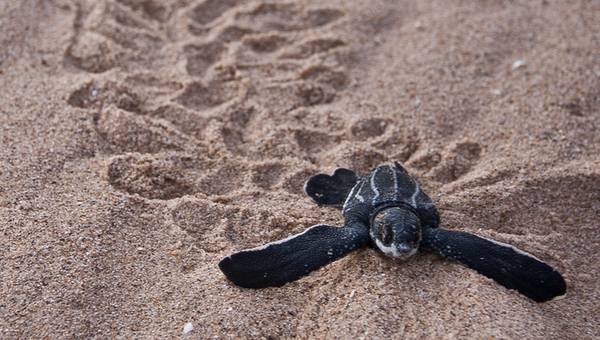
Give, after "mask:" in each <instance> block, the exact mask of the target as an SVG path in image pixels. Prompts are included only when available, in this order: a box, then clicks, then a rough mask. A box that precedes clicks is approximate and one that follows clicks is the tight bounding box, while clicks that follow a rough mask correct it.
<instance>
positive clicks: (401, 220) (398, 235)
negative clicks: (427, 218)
mask: <svg viewBox="0 0 600 340" xmlns="http://www.w3.org/2000/svg"><path fill="white" fill-rule="evenodd" d="M371 237H372V238H373V241H374V242H375V244H376V245H377V248H379V250H381V251H382V252H383V253H385V254H386V255H388V256H391V257H395V258H400V259H406V258H408V257H410V256H412V255H414V254H415V253H416V252H417V249H418V248H419V243H420V242H421V222H420V221H419V217H417V215H416V214H415V213H414V212H413V211H411V210H410V209H407V208H404V207H390V208H385V209H383V210H381V211H379V212H378V213H377V214H376V215H375V218H374V219H373V223H371Z"/></svg>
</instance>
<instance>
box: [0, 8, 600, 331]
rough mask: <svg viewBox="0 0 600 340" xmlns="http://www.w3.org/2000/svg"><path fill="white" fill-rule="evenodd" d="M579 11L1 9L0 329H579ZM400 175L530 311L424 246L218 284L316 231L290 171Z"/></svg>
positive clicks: (585, 169) (590, 113)
mask: <svg viewBox="0 0 600 340" xmlns="http://www.w3.org/2000/svg"><path fill="white" fill-rule="evenodd" d="M599 16H600V3H599V2H598V1H572V2H571V1H569V2H567V1H448V2H447V1H418V2H417V1H389V0H388V1H384V0H379V1H347V0H346V1H342V0H336V1H328V2H326V3H325V2H320V1H296V2H266V1H265V2H262V1H247V2H246V1H234V0H206V1H196V0H183V1H159V0H144V1H135V0H115V1H112V0H110V1H67V0H52V1H50V0H48V1H31V0H26V1H17V0H9V1H2V2H1V3H0V46H1V48H0V141H1V147H0V183H2V184H1V185H0V338H3V339H11V338H45V337H48V338H62V337H84V338H91V337H98V338H109V337H121V338H172V337H179V336H181V334H182V331H183V329H184V325H186V323H188V322H191V323H192V325H193V330H192V331H191V332H189V333H188V334H187V335H185V336H186V337H190V338H212V337H214V338H228V337H230V338H269V339H276V338H288V337H298V338H348V339H350V338H352V339H353V338H365V339H371V338H379V339H388V338H406V339H414V338H419V339H426V338H432V339H452V338H478V339H484V338H485V339H487V338H498V339H500V338H502V339H504V338H510V339H593V338H597V337H598V336H599V335H600V320H599V319H600V307H599V306H600V271H599V270H598V265H599V263H600V230H599V229H598V226H599V224H598V223H599V221H600V218H599V217H600V156H599V155H600V133H598V131H600V53H599V52H600V21H599V20H598V17H599ZM387 161H399V162H401V163H403V164H404V165H405V166H406V167H407V169H408V170H409V171H410V172H411V173H412V174H413V175H414V176H415V177H416V178H418V180H419V181H420V182H421V184H422V186H423V187H424V189H425V190H426V192H427V193H429V194H430V196H431V197H432V198H433V200H434V202H435V203H436V204H437V206H438V208H439V210H440V214H441V217H442V225H443V226H444V227H446V228H449V229H459V230H466V231H469V232H473V233H476V234H479V235H482V236H485V237H490V238H494V239H497V240H499V241H502V242H506V243H511V244H514V245H515V246H517V247H519V248H521V249H524V250H527V251H528V252H531V253H532V254H534V255H535V256H537V257H539V258H541V259H543V260H544V261H546V262H548V263H549V264H551V265H552V266H554V267H555V268H556V269H557V270H559V271H560V272H561V273H562V274H563V275H564V277H565V279H566V281H567V284H568V293H567V295H566V296H565V297H564V298H563V299H561V300H557V301H551V302H547V303H543V304H538V303H535V302H533V301H531V300H529V299H527V298H525V297H524V296H522V295H520V294H518V293H517V292H515V291H510V290H507V289H505V288H503V287H502V286H499V285H498V284H496V283H495V282H493V281H491V280H489V279H487V278H485V277H483V276H481V275H478V274H477V273H475V272H474V271H471V270H468V269H466V268H464V267H462V266H460V265H458V264H455V263H452V262H449V261H446V260H443V259H441V258H439V257H437V256H435V255H433V254H429V253H425V254H421V255H419V256H415V257H413V258H412V259H410V260H409V261H406V262H396V261H393V260H391V259H388V258H386V257H384V256H382V255H381V254H379V253H377V252H375V251H374V250H372V249H364V250H360V251H357V252H355V253H353V254H351V255H349V256H347V257H345V258H343V259H341V260H339V261H337V262H334V263H333V264H331V265H329V266H327V267H325V268H322V269H321V270H318V271H316V272H314V273H312V274H311V275H309V276H307V277H305V278H303V279H301V280H299V281H297V282H293V283H290V284H287V285H285V286H284V287H281V288H269V289H263V290H248V289H240V288H238V287H236V286H234V285H232V284H231V283H230V282H228V281H227V280H226V279H225V278H224V276H223V275H222V273H221V272H220V271H219V269H218V267H217V263H218V261H219V260H220V259H221V258H222V257H224V256H226V255H228V254H230V253H231V252H233V251H236V250H239V249H243V248H246V247H252V246H258V245H261V244H263V243H265V242H267V241H272V240H276V239H279V238H283V237H285V236H288V235H290V234H292V233H296V232H300V231H302V230H304V229H305V228H306V227H308V226H310V225H313V224H316V223H329V224H335V225H340V224H341V223H342V222H343V221H342V218H341V216H340V214H339V212H338V211H336V210H334V209H327V208H319V207H317V206H316V205H315V204H313V203H312V202H311V201H310V199H309V198H307V197H306V196H305V195H304V194H303V192H302V185H303V183H304V181H305V180H306V179H307V178H308V176H310V175H311V174H314V173H317V172H327V173H330V172H331V171H332V170H333V169H335V168H336V167H338V166H344V167H350V168H352V169H355V170H357V171H359V172H361V173H364V172H365V171H368V170H369V169H370V168H372V167H374V166H376V165H378V164H380V163H382V162H387Z"/></svg>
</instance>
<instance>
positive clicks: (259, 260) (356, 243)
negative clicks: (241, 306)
mask: <svg viewBox="0 0 600 340" xmlns="http://www.w3.org/2000/svg"><path fill="white" fill-rule="evenodd" d="M368 243H369V234H368V230H367V228H363V227H357V228H351V227H343V228H337V227H332V226H329V225H325V224H317V225H315V226H312V227H310V228H308V229H306V230H305V231H304V232H302V233H300V234H296V235H292V236H290V237H288V238H285V239H283V240H279V241H275V242H271V243H267V244H265V245H263V246H260V247H257V248H252V249H247V250H242V251H240V252H238V253H234V254H232V255H230V256H228V257H226V258H224V259H223V260H221V262H219V268H220V269H221V271H222V272H223V273H224V274H225V276H227V278H228V279H229V280H231V281H232V282H233V283H235V284H236V285H238V286H242V287H246V288H264V287H279V286H283V285H284V284H286V283H288V282H291V281H295V280H297V279H299V278H301V277H303V276H305V275H307V274H308V273H310V272H312V271H313V270H315V269H318V268H320V267H322V266H324V265H326V264H328V263H330V262H333V261H335V260H337V259H339V258H341V257H343V256H344V255H346V254H348V253H349V252H351V251H353V250H355V249H357V248H360V247H363V246H365V245H367V244H368Z"/></svg>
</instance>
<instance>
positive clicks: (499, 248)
mask: <svg viewBox="0 0 600 340" xmlns="http://www.w3.org/2000/svg"><path fill="white" fill-rule="evenodd" d="M423 245H424V246H426V247H428V248H430V249H433V250H435V251H436V252H437V253H439V254H440V255H442V256H444V257H447V258H451V259H453V260H456V261H459V262H461V263H462V264H464V265H466V266H467V267H469V268H471V269H475V270H476V271H477V272H479V273H480V274H483V275H485V276H487V277H489V278H491V279H494V280H495V281H496V282H498V283H500V284H501V285H503V286H504V287H506V288H508V289H516V290H517V291H518V292H519V293H521V294H523V295H525V296H527V297H529V298H530V299H533V300H535V301H537V302H544V301H548V300H551V299H553V298H556V297H558V296H561V295H564V294H565V293H566V291H567V285H566V283H565V280H564V279H563V277H562V276H561V275H560V274H559V273H558V272H557V271H556V270H554V268H552V267H550V266H549V265H548V264H546V263H544V262H542V261H541V260H539V259H538V258H536V257H534V256H533V255H531V254H529V253H526V252H524V251H522V250H520V249H517V248H515V247H513V246H511V245H509V244H505V243H501V242H497V241H494V240H489V239H486V238H483V237H479V236H476V235H473V234H469V233H466V232H462V231H452V230H446V229H442V228H435V229H433V228H425V229H424V230H423Z"/></svg>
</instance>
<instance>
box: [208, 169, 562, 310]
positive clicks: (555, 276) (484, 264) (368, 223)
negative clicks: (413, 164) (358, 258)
mask: <svg viewBox="0 0 600 340" xmlns="http://www.w3.org/2000/svg"><path fill="white" fill-rule="evenodd" d="M304 191H305V192H306V194H307V195H308V196H309V197H311V198H312V199H313V200H314V201H315V202H316V203H317V204H318V205H320V206H330V207H337V208H341V210H342V214H343V216H344V219H345V223H344V226H343V227H342V228H338V227H333V226H329V225H325V224H318V225H315V226H312V227H310V228H308V229H307V230H305V231H304V232H302V233H300V234H297V235H292V236H290V237H288V238H286V239H283V240H279V241H275V242H271V243H268V244H266V245H263V246H260V247H257V248H252V249H247V250H242V251H240V252H237V253H234V254H232V255H230V256H228V257H226V258H224V259H223V260H221V262H220V263H219V267H220V269H221V270H222V271H223V273H225V275H226V276H227V278H229V279H230V280H231V281H233V282H234V283H235V284H237V285H239V286H242V287H247V288H264V287H273V286H282V285H284V284H286V283H288V282H291V281H295V280H297V279H299V278H301V277H303V276H305V275H307V274H308V273H310V272H312V271H313V270H316V269H318V268H320V267H322V266H324V265H327V264H328V263H331V262H333V261H335V260H337V259H339V258H341V257H343V256H345V255H346V254H348V253H349V252H351V251H353V250H355V249H358V248H361V247H365V246H371V247H372V248H375V249H378V250H379V251H381V252H383V253H384V254H385V255H387V256H390V257H393V258H397V259H407V258H409V257H410V256H412V255H414V254H416V253H417V252H418V250H419V249H420V248H426V249H429V250H432V251H434V252H436V253H438V254H439V255H441V256H443V257H446V258H449V259H451V260H455V261H458V262H460V263H462V264H464V265H466V266H467V267H469V268H471V269H474V270H476V271H477V272H479V273H480V274H483V275H485V276H487V277H489V278H492V279H494V280H495V281H496V282H498V283H500V284H501V285H503V286H505V287H506V288H509V289H516V290H517V291H519V292H520V293H522V294H524V295H526V296H528V297H529V298H531V299H533V300H535V301H538V302H543V301H547V300H551V299H553V298H555V297H558V296H562V295H564V294H565V293H566V284H565V281H564V280H563V278H562V276H561V275H560V274H559V273H558V272H556V271H555V270H554V269H553V268H552V267H550V266H549V265H548V264H546V263H544V262H542V261H541V260H539V259H537V258H535V257H534V256H533V255H531V254H528V253H526V252H524V251H521V250H519V249H517V248H515V247H513V246H511V245H508V244H504V243H500V242H497V241H493V240H489V239H485V238H482V237H479V236H476V235H472V234H469V233H465V232H460V231H451V230H446V229H442V228H439V224H440V218H439V214H438V212H437V209H436V207H435V205H434V204H433V202H432V200H431V198H429V196H427V195H426V194H425V193H424V192H423V191H422V190H421V187H420V186H419V183H418V182H417V181H416V180H415V179H414V178H412V177H411V176H410V175H409V174H408V172H407V171H406V170H405V169H404V168H403V167H402V166H401V165H400V164H398V163H394V164H385V165H381V166H379V167H377V168H375V169H373V170H372V171H371V172H370V173H369V174H368V175H366V176H363V177H359V176H357V175H356V174H355V173H354V172H353V171H351V170H348V169H343V168H339V169H337V170H335V171H334V173H333V175H331V176H330V175H327V174H318V175H315V176H313V177H311V178H310V179H309V180H308V181H307V182H306V184H305V187H304Z"/></svg>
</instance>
